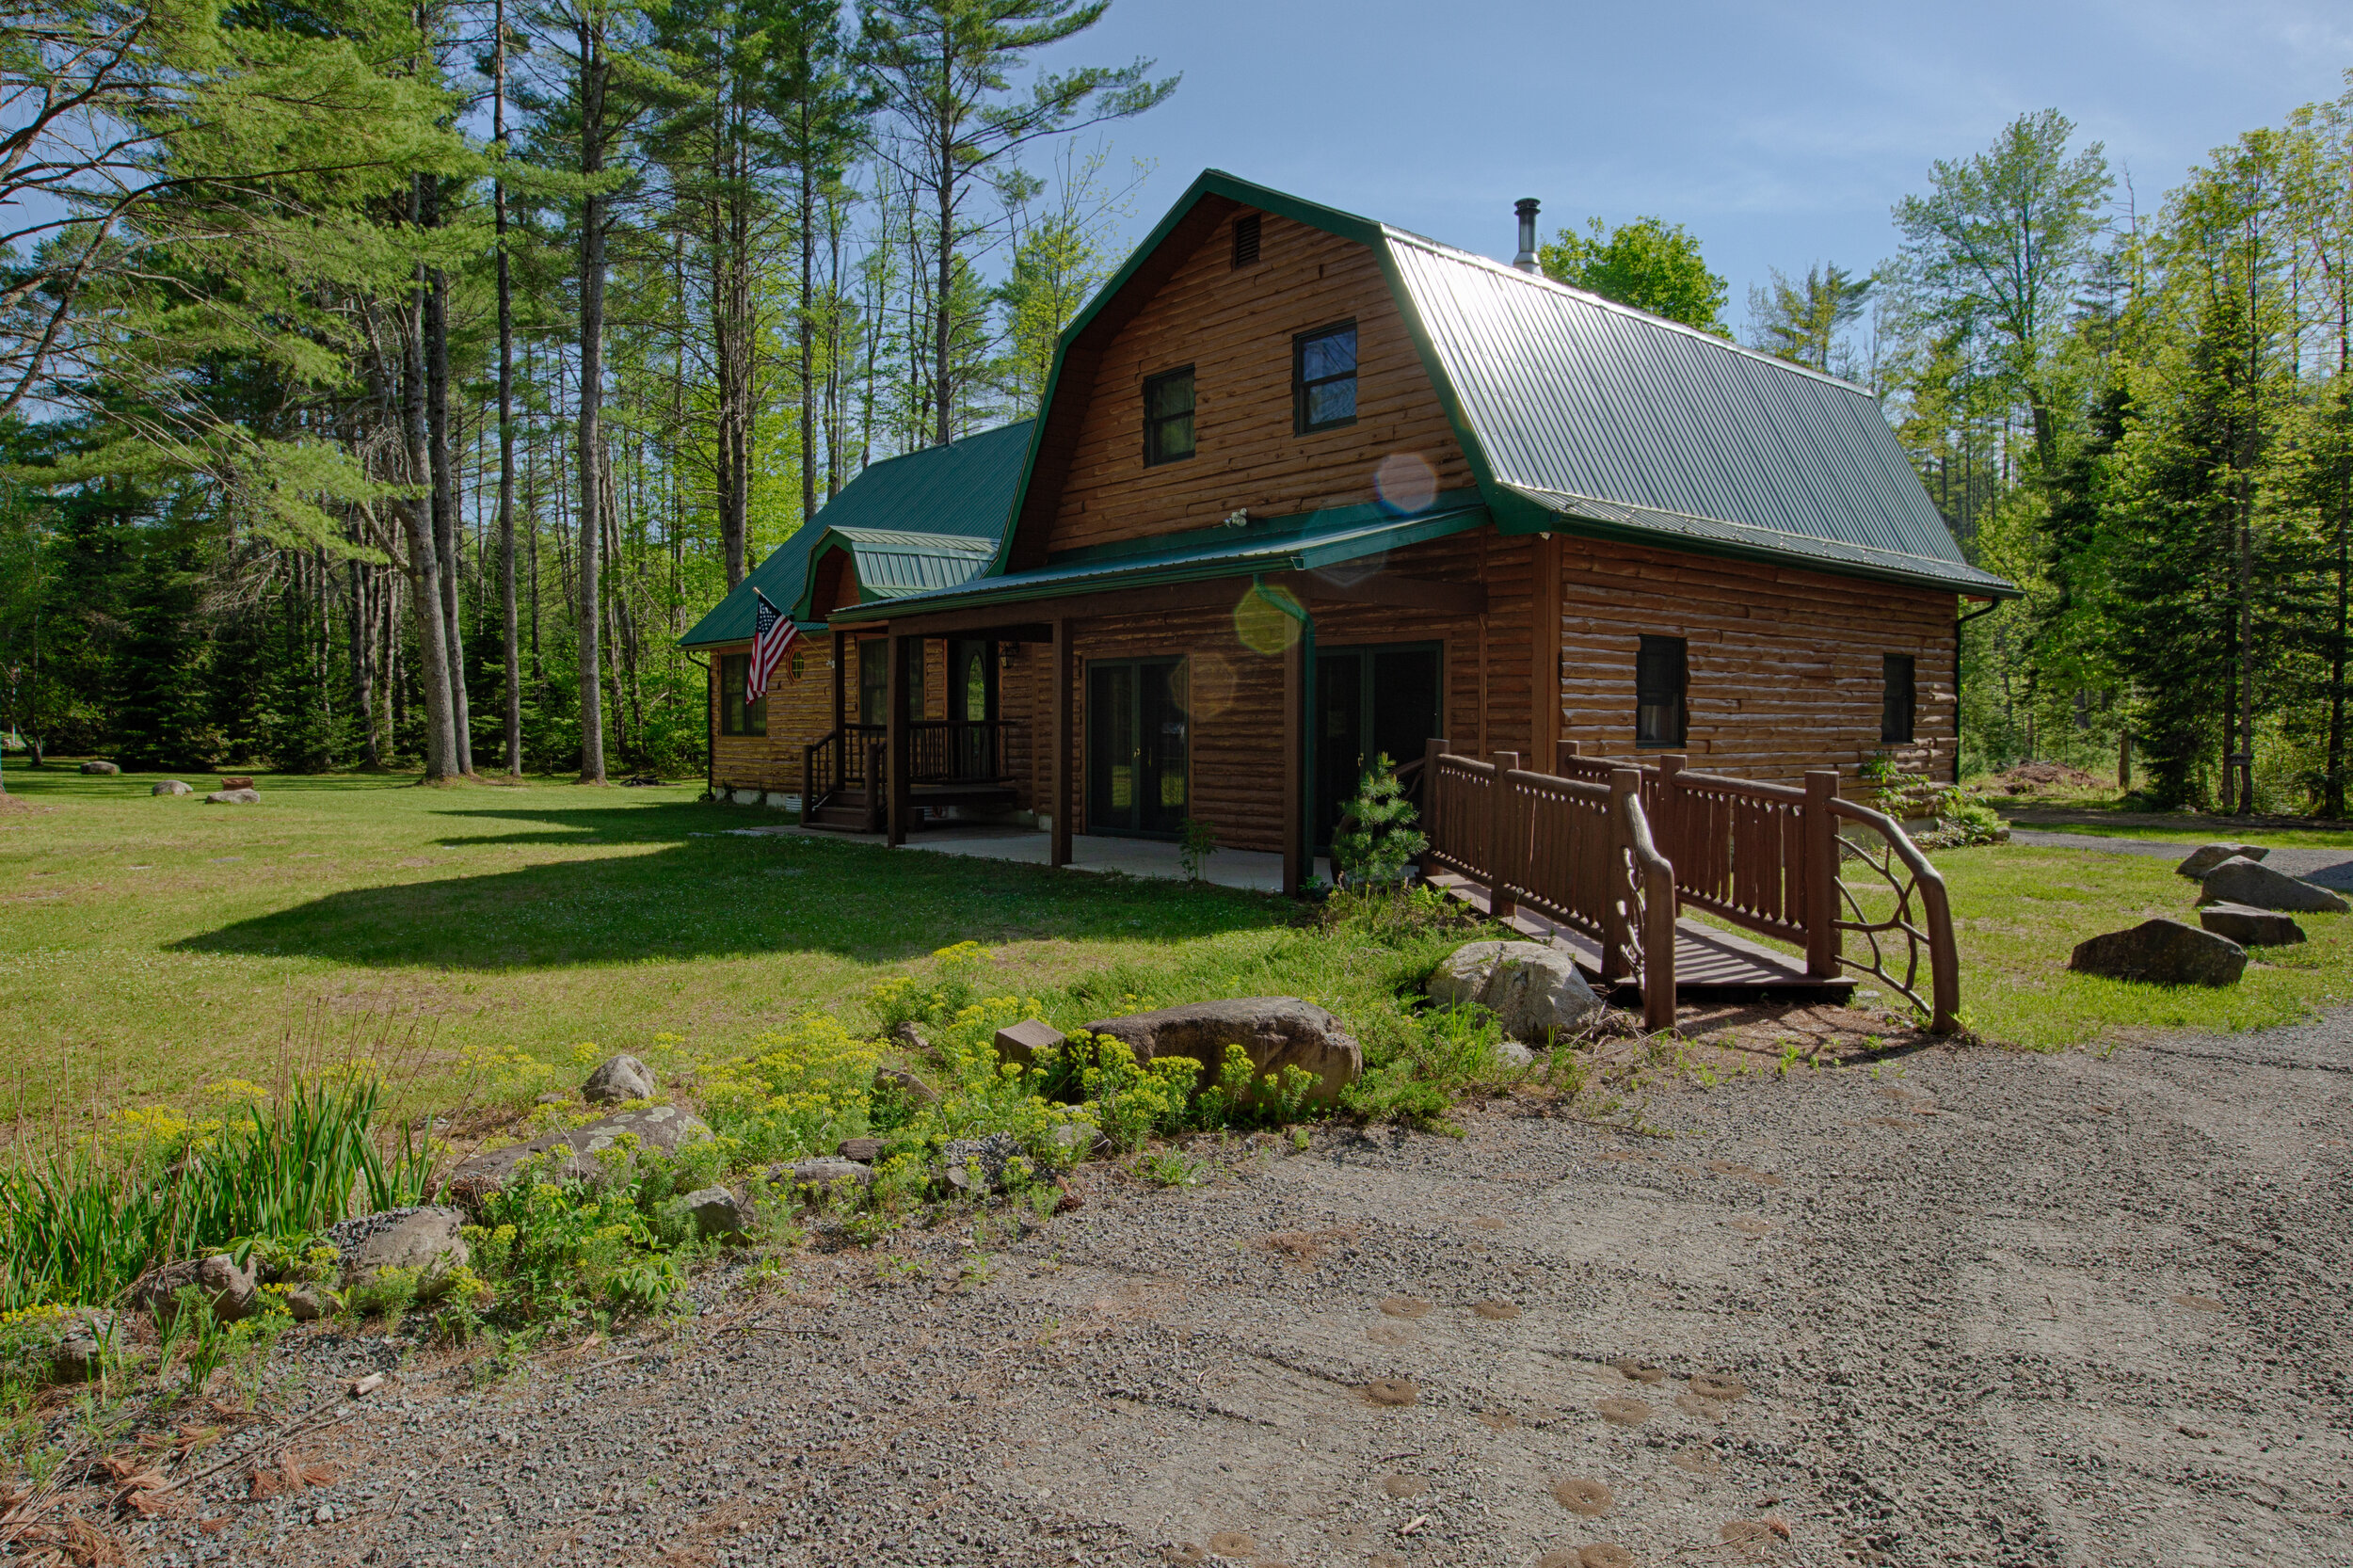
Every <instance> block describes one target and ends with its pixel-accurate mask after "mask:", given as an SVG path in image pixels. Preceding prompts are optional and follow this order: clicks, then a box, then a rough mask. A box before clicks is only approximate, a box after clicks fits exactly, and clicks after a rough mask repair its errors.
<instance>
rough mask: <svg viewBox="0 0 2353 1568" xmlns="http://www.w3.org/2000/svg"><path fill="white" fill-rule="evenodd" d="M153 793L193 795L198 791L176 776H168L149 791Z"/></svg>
mask: <svg viewBox="0 0 2353 1568" xmlns="http://www.w3.org/2000/svg"><path fill="white" fill-rule="evenodd" d="M148 793H149V794H151V795H192V794H194V793H196V792H195V791H194V790H192V789H190V788H188V786H186V785H185V784H183V783H181V782H180V780H178V779H176V778H167V779H165V780H164V781H163V782H162V783H161V784H158V785H156V786H155V787H154V788H153V789H151V790H149V791H148Z"/></svg>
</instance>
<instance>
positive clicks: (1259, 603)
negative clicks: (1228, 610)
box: [1234, 585, 1299, 653]
mask: <svg viewBox="0 0 2353 1568" xmlns="http://www.w3.org/2000/svg"><path fill="white" fill-rule="evenodd" d="M1278 596H1279V597H1280V598H1281V599H1282V600H1285V601H1287V602H1289V603H1291V604H1297V603H1298V602H1299V600H1296V599H1294V598H1292V597H1291V595H1290V594H1289V592H1288V591H1287V590H1285V589H1282V588H1260V587H1257V586H1255V585H1254V586H1253V587H1251V588H1250V589H1249V590H1248V591H1247V592H1245V593H1244V594H1243V595H1242V596H1241V603H1239V604H1237V605H1235V606H1234V635H1235V636H1237V637H1239V638H1240V639H1241V646H1242V647H1244V648H1248V649H1250V651H1251V652H1253V653H1280V652H1282V651H1283V650H1284V649H1285V648H1289V647H1290V646H1291V644H1293V643H1295V642H1297V641H1299V618H1298V617H1297V616H1292V615H1289V614H1287V613H1285V611H1284V610H1283V609H1282V608H1281V606H1280V605H1278V604H1277V603H1276V602H1275V600H1276V598H1277V597H1278Z"/></svg>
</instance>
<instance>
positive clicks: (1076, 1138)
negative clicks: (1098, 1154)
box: [1046, 1122, 1102, 1159]
mask: <svg viewBox="0 0 2353 1568" xmlns="http://www.w3.org/2000/svg"><path fill="white" fill-rule="evenodd" d="M1101 1136H1102V1135H1101V1134H1100V1133H1099V1132H1097V1131H1096V1129H1095V1128H1092V1127H1090V1126H1088V1125H1087V1124H1086V1123H1084V1122H1057V1123H1055V1124H1054V1128H1053V1130H1052V1131H1050V1132H1048V1133H1047V1135H1046V1138H1047V1141H1048V1143H1050V1144H1053V1145H1054V1146H1055V1147H1056V1148H1058V1149H1072V1150H1075V1151H1077V1153H1078V1155H1079V1156H1080V1159H1084V1158H1085V1157H1086V1155H1087V1152H1088V1151H1089V1150H1091V1149H1093V1148H1094V1147H1095V1144H1096V1141H1097V1140H1098V1139H1099V1138H1100V1137H1101Z"/></svg>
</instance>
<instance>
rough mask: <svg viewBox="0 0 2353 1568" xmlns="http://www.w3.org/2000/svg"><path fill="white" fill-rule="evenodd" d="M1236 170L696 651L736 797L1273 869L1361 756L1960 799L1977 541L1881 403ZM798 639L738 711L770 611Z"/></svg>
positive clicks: (1526, 234)
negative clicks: (1048, 346)
mask: <svg viewBox="0 0 2353 1568" xmlns="http://www.w3.org/2000/svg"><path fill="white" fill-rule="evenodd" d="M1533 250H1534V204H1533V203H1532V202H1524V203H1522V206H1521V213H1520V252H1521V254H1520V257H1519V260H1518V261H1517V262H1516V263H1515V264H1512V265H1506V264H1501V263H1497V262H1495V261H1491V260H1489V259H1487V258H1485V257H1481V256H1476V255H1472V254H1469V253H1467V252H1465V251H1461V250H1457V249H1454V248H1450V247H1448V246H1443V245H1439V244H1436V243H1434V242H1433V241H1430V240H1427V239H1423V238H1421V237H1419V236H1417V235H1415V234H1410V233H1407V232H1403V231H1401V230H1398V229H1394V228H1391V227H1389V226H1387V225H1385V224H1382V223H1378V222H1374V221H1371V220H1369V219H1365V218H1361V217H1356V216H1351V215H1349V214H1346V213H1342V212H1338V211H1336V210H1334V209H1332V208H1329V207H1324V206H1320V205H1318V204H1316V203H1314V202H1310V201H1305V200H1300V199H1298V198H1295V197H1291V196H1287V195H1285V194H1283V193H1281V192H1278V191H1274V190H1270V189H1267V188H1265V187H1263V186H1260V185H1256V184H1250V183H1248V182H1246V181H1242V180H1240V179H1237V178H1235V177H1233V176H1231V175H1228V174H1225V173H1221V172H1218V171H1215V170H1212V171H1209V172H1207V173H1204V174H1203V175H1202V176H1201V177H1200V178H1199V179H1198V180H1196V181H1195V182H1194V183H1193V186H1192V188H1191V189H1189V190H1188V191H1187V192H1186V193H1185V195H1184V197H1183V198H1182V199H1181V200H1179V201H1178V202H1177V204H1176V206H1175V207H1174V208H1173V209H1171V211H1170V212H1169V213H1168V214H1167V216H1164V217H1163V218H1162V219H1161V220H1160V223H1159V225H1158V226H1157V227H1156V228H1155V229H1154V230H1153V231H1152V232H1151V233H1150V234H1149V235H1148V236H1147V237H1146V238H1145V239H1144V242H1143V244H1142V245H1141V246H1139V247H1138V248H1137V250H1136V251H1135V253H1134V255H1133V256H1132V257H1131V258H1130V259H1129V260H1128V263H1127V264H1126V265H1125V266H1124V267H1123V268H1122V269H1121V270H1120V272H1119V273H1118V274H1117V275H1116V276H1114V277H1113V278H1112V280H1110V281H1109V282H1108V283H1107V284H1106V285H1105V286H1104V287H1103V289H1102V290H1101V291H1100V292H1099V293H1098V294H1097V295H1096V296H1095V298H1094V299H1093V300H1092V301H1090V302H1089V304H1088V305H1087V307H1086V308H1085V310H1084V311H1083V312H1080V315H1079V316H1078V318H1077V319H1076V320H1074V321H1073V322H1072V323H1071V325H1070V327H1069V328H1068V329H1067V330H1066V331H1065V332H1064V334H1063V337H1062V341H1061V344H1060V347H1059V350H1058V352H1057V355H1056V359H1055V363H1054V366H1053V372H1052V376H1051V378H1050V380H1049V382H1048V391H1047V393H1046V396H1045V399H1044V402H1043V407H1042V409H1041V412H1040V413H1039V415H1038V416H1037V418H1035V419H1034V420H1030V421H1023V422H1021V423H1018V424H1008V425H1005V426H1002V427H1000V428H999V429H995V430H990V431H987V432H984V433H983V434H980V435H976V436H972V437H969V438H967V439H965V440H959V441H956V442H954V443H953V444H952V445H948V446H944V447H937V448H933V449H930V450H926V451H921V452H916V453H911V454H909V455H907V456H901V457H896V458H892V459H889V460H888V461H885V462H880V463H876V464H874V465H872V466H871V467H870V468H868V469H867V470H866V471H865V472H862V473H861V474H860V475H859V476H858V477H857V479H856V481H854V482H853V483H852V484H850V485H849V486H848V487H846V488H844V489H843V490H842V492H841V493H840V495H839V496H838V497H836V498H835V499H834V500H833V501H832V502H831V503H830V504H828V505H827V506H826V507H824V510H823V511H821V512H820V513H819V514H818V516H817V517H815V518H814V519H812V520H810V521H809V522H808V524H807V525H805V526H804V527H803V528H802V529H801V530H800V531H799V532H798V533H797V534H795V535H794V536H793V537H792V539H791V540H790V541H788V542H787V543H786V544H785V545H783V546H782V547H781V548H779V549H778V550H777V551H776V552H775V553H774V554H773V555H771V556H770V557H769V558H768V559H767V560H766V561H765V562H763V563H761V565H760V568H758V570H756V571H755V572H753V573H752V574H751V576H750V577H749V578H747V579H746V581H745V583H744V584H743V585H742V586H740V587H739V588H737V589H736V591H735V592H734V593H732V594H730V595H729V596H728V599H727V600H725V601H724V602H722V603H721V604H719V605H718V606H717V607H715V608H714V609H713V610H712V612H711V613H710V615H709V616H706V617H705V618H704V619H703V621H702V622H701V623H700V624H699V625H697V626H696V628H695V629H694V630H693V631H692V632H690V633H688V635H687V636H686V637H685V639H683V641H684V643H685V645H686V646H687V647H689V648H700V649H706V650H708V651H709V652H710V653H711V654H712V680H711V725H712V778H713V781H714V783H715V784H716V785H717V786H719V787H720V788H722V789H729V790H733V791H735V792H744V791H747V790H748V791H759V792H764V793H767V794H770V795H780V794H798V795H801V796H802V797H803V801H804V805H805V818H806V820H807V821H808V822H809V823H811V824H818V825H834V826H840V827H845V828H853V829H856V828H864V829H870V830H873V829H879V830H882V831H885V832H887V833H888V835H889V837H890V839H891V840H892V841H893V842H896V841H899V840H902V839H903V838H904V835H905V834H907V833H908V832H910V831H913V830H917V829H919V828H920V827H922V826H923V825H924V824H926V823H929V822H936V821H946V820H954V819H957V818H960V817H984V818H986V817H994V818H996V819H999V820H1003V819H1006V818H1012V819H1014V820H1019V821H1025V822H1030V823H1033V824H1035V825H1036V826H1038V827H1039V828H1040V829H1041V830H1042V831H1044V832H1046V833H1048V834H1049V835H1050V836H1051V839H1052V852H1051V856H1050V858H1051V859H1052V861H1053V863H1055V864H1063V863H1065V862H1066V861H1067V859H1068V853H1069V837H1070V835H1071V834H1073V833H1087V834H1131V835H1145V836H1164V837H1175V836H1177V834H1178V833H1179V832H1180V831H1181V829H1182V827H1183V825H1184V824H1185V822H1186V821H1187V819H1189V818H1192V819H1199V820H1201V821H1203V822H1205V823H1206V824H1209V827H1210V828H1211V829H1212V830H1213V831H1214V832H1215V834H1216V835H1217V839H1218V840H1219V842H1220V843H1221V844H1222V845H1225V846H1228V847H1234V848H1242V849H1253V850H1268V851H1279V852H1281V853H1282V854H1283V855H1284V856H1285V881H1286V884H1287V885H1288V886H1293V887H1296V886H1298V885H1300V883H1301V882H1302V881H1303V880H1304V878H1305V876H1306V875H1307V874H1308V869H1309V868H1310V867H1312V866H1313V864H1314V859H1313V856H1314V855H1315V853H1316V852H1317V851H1318V849H1319V848H1320V847H1321V846H1322V845H1323V844H1325V843H1326V842H1327V841H1328V840H1329V838H1330V835H1331V832H1332V829H1333V825H1334V824H1335V822H1336V821H1337V818H1338V815H1339V811H1340V808H1341V804H1342V803H1343V802H1344V801H1345V800H1346V799H1347V798H1349V797H1350V796H1351V795H1352V794H1353V792H1354V789H1355V786H1356V783H1357V779H1358V776H1359V774H1360V772H1361V770H1362V768H1363V767H1364V766H1365V764H1366V763H1367V762H1368V761H1369V760H1371V759H1372V758H1373V757H1374V756H1376V755H1379V754H1386V755H1387V756H1389V757H1390V758H1392V759H1393V760H1397V761H1400V762H1403V761H1406V760H1410V759H1414V758H1418V757H1420V756H1421V755H1422V753H1423V750H1424V744H1425V741H1426V740H1427V739H1429V738H1431V737H1433V736H1443V737H1446V738H1447V739H1448V741H1449V744H1450V745H1451V746H1452V747H1453V748H1454V749H1455V750H1457V751H1463V752H1469V753H1474V754H1476V755H1480V756H1485V755H1488V754H1490V753H1495V752H1505V751H1508V752H1512V753H1514V754H1516V755H1518V756H1520V757H1524V758H1527V759H1529V760H1530V763H1531V765H1546V764H1539V763H1537V761H1536V760H1539V759H1545V760H1548V759H1551V758H1553V757H1555V756H1556V754H1557V753H1558V752H1559V751H1560V749H1561V743H1563V742H1575V743H1577V744H1578V745H1579V746H1580V747H1581V749H1582V750H1583V751H1584V752H1585V753H1586V754H1587V755H1598V756H1623V757H1629V758H1641V757H1642V756H1644V755H1645V754H1666V753H1670V752H1675V753H1684V754H1688V755H1689V758H1690V760H1691V763H1692V765H1693V766H1694V767H1699V768H1705V769H1709V770H1713V771H1714V772H1716V773H1720V774H1733V775H1737V776H1744V777H1748V778H1753V779H1757V780H1779V781H1794V780H1795V779H1797V778H1798V777H1799V776H1801V774H1802V773H1803V772H1804V771H1805V770H1807V769H1820V768H1829V767H1835V768H1837V769H1838V770H1840V771H1841V773H1842V774H1843V775H1844V776H1846V777H1847V778H1848V779H1849V780H1851V779H1853V778H1854V777H1855V776H1856V775H1857V772H1858V770H1859V768H1860V767H1861V765H1862V764H1863V763H1864V762H1865V761H1866V760H1869V759H1872V758H1874V757H1877V756H1883V757H1886V758H1888V759H1890V760H1893V761H1894V762H1895V763H1896V765H1897V767H1899V768H1900V769H1902V770H1904V771H1906V772H1910V773H1914V774H1919V775H1924V776H1933V777H1938V778H1951V777H1953V776H1954V773H1955V769H1956V768H1957V766H1958V761H1959V740H1958V711H1957V689H1956V688H1957V664H1956V661H1957V656H1958V649H1959V634H1958V615H1959V611H1960V605H1961V601H1964V600H1978V601H1990V600H1996V599H2002V598H2009V597H2014V596H2015V594H2016V592H2017V590H2016V589H2015V588H2013V587H2012V586H2011V585H2010V584H2008V583H2006V582H2004V581H2003V580H2002V579H2000V578H1998V577H1995V576H1993V575H1991V574H1989V573H1987V572H1984V571H1981V570H1979V569H1977V568H1975V567H1973V566H1971V565H1970V564H1968V563H1967V562H1966V561H1965V560H1963V559H1962V557H1961V552H1960V551H1959V549H1958V548H1957V547H1956V546H1955V544H1954V542H1953V539H1952V537H1951V536H1950V534H1949V533H1948V532H1947V531H1946V529H1945V526H1944V523H1943V521H1942V520H1941V519H1940V518H1939V517H1938V515H1937V513H1936V510H1935V508H1934V506H1933V505H1932V504H1930V502H1929V497H1928V494H1927V492H1926V490H1925V489H1924V488H1922V486H1921V483H1920V481H1919V479H1918V477H1917V475H1916V474H1915V473H1914V472H1913V469H1912V467H1911V465H1910V463H1909V462H1908V461H1907V460H1906V458H1905V456H1904V454H1903V451H1902V449H1901V448H1900V447H1899V446H1898V444H1897V440H1896V439H1895V436H1894V433H1893V432H1892V431H1891V430H1890V429H1889V427H1888V424H1887V422H1886V420H1885V418H1884V416H1883V415H1882V414H1881V409H1880V407H1879V404H1878V402H1877V400H1876V399H1875V398H1873V397H1872V395H1871V394H1870V393H1869V392H1867V391H1866V390H1865V389H1864V388H1861V387H1858V386H1855V385H1852V384H1850V383H1849V382H1845V381H1841V380H1838V379H1835V378H1833V377H1831V376H1823V375H1818V374H1817V373H1815V372H1813V371H1810V370H1807V369H1804V368H1801V367H1800V366H1797V365H1794V364H1790V363H1787V362H1785V361H1783V360H1775V359H1771V358H1769V357H1767V356H1764V355H1761V354H1757V353H1754V352H1752V351H1750V350H1748V349H1745V348H1741V347H1739V346H1737V345H1736V344H1732V343H1730V342H1727V341H1725V340H1723V339H1721V338H1717V337H1714V336H1711V335H1709V334H1707V333H1705V332H1701V331H1696V330H1693V329H1691V328H1687V327H1683V326H1680V325H1678V324H1675V323H1673V322H1669V321H1665V320H1661V319H1659V318H1657V317H1655V316H1651V315H1648V314H1645V313H1643V312H1639V311H1635V310H1630V309H1628V308H1626V307H1624V306H1621V305H1617V304H1613V303H1611V302H1609V301H1608V300H1605V299H1602V298H1600V297H1598V296H1593V295H1591V294H1586V293H1583V292H1581V291H1579V290H1577V289H1573V288H1569V287H1565V286H1563V285H1561V284H1559V283H1555V282H1552V281H1550V280H1546V279H1545V278H1544V277H1542V276H1541V275H1539V274H1538V273H1537V272H1536V270H1535V263H1534V255H1533ZM754 587H758V588H759V589H760V590H761V591H762V592H764V593H766V594H767V596H768V597H769V599H770V600H772V601H774V602H776V604H778V605H780V606H785V607H787V608H789V609H790V611H791V613H792V615H793V616H794V617H795V619H796V621H797V622H798V624H799V625H800V627H801V628H802V631H803V634H804V639H805V640H804V642H803V643H802V645H801V649H800V651H799V652H797V653H796V654H795V655H794V656H793V658H792V669H791V670H789V671H785V672H780V674H779V678H778V680H776V682H775V683H774V684H773V685H772V687H771V690H770V694H769V696H767V697H766V699H765V700H764V701H763V702H762V703H760V704H755V705H751V706H749V707H747V706H746V705H745V704H744V701H743V695H744V664H745V662H746V655H747V652H748V648H749V638H750V625H751V607H752V604H751V590H752V589H753V588H754Z"/></svg>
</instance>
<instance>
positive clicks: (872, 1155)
mask: <svg viewBox="0 0 2353 1568" xmlns="http://www.w3.org/2000/svg"><path fill="white" fill-rule="evenodd" d="M882 1151H883V1141H882V1140H881V1139H879V1138H844V1139H842V1140H841V1142H840V1143H839V1144H835V1145H834V1150H833V1152H834V1153H836V1154H838V1155H840V1157H841V1158H842V1159H844V1160H856V1161H857V1162H858V1163H859V1164H861V1165H872V1163H873V1162H874V1161H875V1160H880V1159H881V1158H882Z"/></svg>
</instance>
